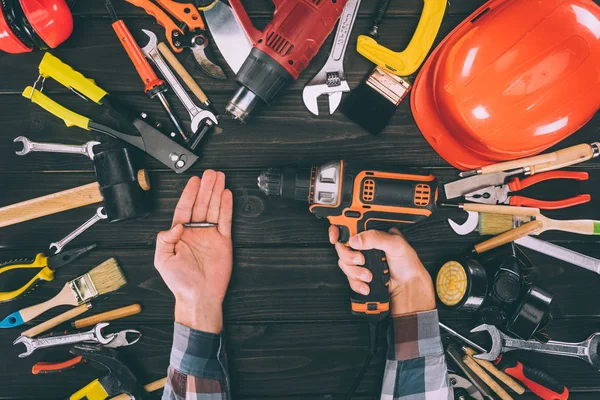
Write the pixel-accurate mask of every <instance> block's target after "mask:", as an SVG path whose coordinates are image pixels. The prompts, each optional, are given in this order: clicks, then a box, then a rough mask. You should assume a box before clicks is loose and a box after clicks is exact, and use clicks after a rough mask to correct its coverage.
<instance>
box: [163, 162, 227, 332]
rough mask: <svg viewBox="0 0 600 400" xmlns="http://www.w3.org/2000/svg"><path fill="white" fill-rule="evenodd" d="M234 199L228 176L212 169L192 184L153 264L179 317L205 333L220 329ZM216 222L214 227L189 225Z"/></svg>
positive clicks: (186, 190)
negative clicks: (190, 223)
mask: <svg viewBox="0 0 600 400" xmlns="http://www.w3.org/2000/svg"><path fill="white" fill-rule="evenodd" d="M232 214H233V198H232V194H231V191H229V190H226V189H225V175H224V174H223V173H222V172H215V171H212V170H207V171H205V172H204V175H203V176H202V179H200V178H198V177H193V178H191V179H190V180H189V182H188V183H187V185H186V187H185V189H184V190H183V193H182V194H181V198H180V199H179V202H178V203H177V207H176V209H175V213H174V215H173V224H172V226H171V229H170V230H169V231H163V232H160V233H159V234H158V237H157V243H156V254H155V257H154V265H155V266H156V269H157V270H158V272H159V273H160V275H161V276H162V278H163V279H164V281H165V283H166V284H167V286H168V287H169V289H170V290H171V291H172V292H173V294H174V295H175V300H176V306H175V320H176V321H177V322H179V323H182V324H184V325H186V326H190V327H192V328H195V329H199V330H203V331H206V332H212V331H214V332H215V333H218V332H220V330H221V328H222V305H223V299H224V298H225V293H226V291H227V286H228V284H229V280H230V278H231V270H232V265H233V250H232V242H231V220H232ZM187 222H212V223H216V224H218V226H217V227H212V228H184V227H183V224H184V223H187Z"/></svg>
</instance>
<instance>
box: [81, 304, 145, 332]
mask: <svg viewBox="0 0 600 400" xmlns="http://www.w3.org/2000/svg"><path fill="white" fill-rule="evenodd" d="M141 311H142V306H140V305H139V304H132V305H130V306H127V307H121V308H117V309H114V310H111V311H107V312H103V313H100V314H96V315H92V316H90V317H87V318H83V319H80V320H77V321H75V322H73V324H72V325H73V328H77V329H81V328H87V327H88V326H92V325H96V324H98V323H100V322H108V321H114V320H115V319H120V318H125V317H129V316H130V315H135V314H139V313H140V312H141Z"/></svg>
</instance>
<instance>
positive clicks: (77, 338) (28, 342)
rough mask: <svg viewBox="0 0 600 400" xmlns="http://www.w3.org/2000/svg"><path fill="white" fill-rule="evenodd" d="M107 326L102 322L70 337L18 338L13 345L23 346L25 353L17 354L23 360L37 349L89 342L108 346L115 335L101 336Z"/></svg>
mask: <svg viewBox="0 0 600 400" xmlns="http://www.w3.org/2000/svg"><path fill="white" fill-rule="evenodd" d="M108 325H109V323H108V322H102V323H100V324H98V325H96V326H95V327H94V328H93V329H91V330H89V331H87V332H81V333H74V334H72V335H64V336H49V337H44V338H39V339H31V338H28V337H27V336H19V337H18V338H17V339H15V341H14V342H13V345H15V344H19V343H23V344H24V345H25V352H24V353H21V354H19V357H20V358H25V357H27V356H29V355H31V353H33V352H34V351H36V350H37V349H44V348H47V347H54V346H63V345H67V344H74V343H81V342H91V343H99V344H101V345H108V344H109V343H110V342H112V341H113V340H114V339H115V338H116V337H117V336H116V335H115V334H112V335H108V336H106V337H105V336H103V335H102V330H103V329H104V328H106V327H107V326H108Z"/></svg>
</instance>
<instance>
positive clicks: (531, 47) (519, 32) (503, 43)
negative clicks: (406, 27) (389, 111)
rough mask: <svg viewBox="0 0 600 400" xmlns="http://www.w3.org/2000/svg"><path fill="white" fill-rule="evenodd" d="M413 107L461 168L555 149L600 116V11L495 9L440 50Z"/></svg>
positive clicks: (435, 143)
mask: <svg viewBox="0 0 600 400" xmlns="http://www.w3.org/2000/svg"><path fill="white" fill-rule="evenodd" d="M411 105H412V111H413V115H414V118H415V120H416V122H417V125H418V126H419V129H420V130H421V132H422V133H423V136H425V138H426V139H427V141H428V142H429V144H430V145H431V146H432V147H433V148H434V149H435V150H436V151H437V152H438V154H440V155H441V156H442V157H443V158H444V159H445V160H446V161H447V162H449V163H450V164H452V165H453V166H455V167H456V168H459V169H464V170H466V169H474V168H479V167H481V166H484V165H488V164H493V163H496V162H500V161H506V160H511V159H515V158H521V157H528V156H531V155H534V154H537V153H539V152H541V151H543V150H545V149H547V148H548V147H550V146H552V145H554V144H556V143H557V142H559V141H561V140H562V139H564V138H566V137H567V136H569V135H571V134H572V133H573V132H575V131H577V130H578V129H579V128H580V127H581V126H583V125H584V124H585V123H586V122H587V121H589V119H590V118H591V117H592V116H593V115H594V114H595V113H596V111H598V109H599V108H600V7H598V6H597V5H596V4H595V3H594V2H593V1H591V0H492V1H489V2H488V3H486V4H484V5H483V6H482V7H481V8H479V9H478V10H477V11H476V12H475V13H474V14H473V15H472V16H471V17H469V18H468V19H467V20H465V21H463V22H462V23H461V24H460V25H459V26H458V27H457V28H456V29H454V30H453V31H452V32H451V33H450V34H449V35H448V36H447V37H446V38H445V39H444V40H443V41H442V42H441V44H440V45H439V46H438V47H437V48H436V49H435V50H434V52H433V53H432V54H431V56H430V57H429V59H428V60H427V61H426V63H425V64H424V65H423V68H422V69H421V71H420V73H419V75H418V76H417V79H416V80H415V84H414V87H413V91H412V95H411Z"/></svg>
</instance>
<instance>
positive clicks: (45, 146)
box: [13, 136, 100, 160]
mask: <svg viewBox="0 0 600 400" xmlns="http://www.w3.org/2000/svg"><path fill="white" fill-rule="evenodd" d="M13 142H15V143H17V142H21V143H23V150H19V151H16V152H15V153H16V154H17V155H18V156H24V155H25V154H29V153H31V152H34V151H42V152H48V153H67V154H83V155H84V156H88V157H89V158H90V159H91V160H93V159H94V150H93V149H94V146H97V145H99V144H100V142H96V141H91V142H87V143H86V144H82V145H73V144H60V143H38V142H33V141H31V140H30V139H29V138H27V137H25V136H19V137H16V138H15V139H14V140H13Z"/></svg>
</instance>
